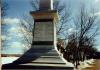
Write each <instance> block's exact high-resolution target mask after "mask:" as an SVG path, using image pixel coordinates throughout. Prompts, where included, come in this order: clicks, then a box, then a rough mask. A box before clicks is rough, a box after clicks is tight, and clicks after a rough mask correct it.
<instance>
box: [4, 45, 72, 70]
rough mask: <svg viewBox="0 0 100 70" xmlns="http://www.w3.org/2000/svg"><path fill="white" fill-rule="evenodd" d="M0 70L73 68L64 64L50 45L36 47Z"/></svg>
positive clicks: (69, 69)
mask: <svg viewBox="0 0 100 70" xmlns="http://www.w3.org/2000/svg"><path fill="white" fill-rule="evenodd" d="M47 47H48V48H47ZM2 69H37V70H40V69H43V70H44V69H47V70H48V69H49V70H55V69H57V70H62V69H66V70H73V67H72V66H70V65H68V64H67V63H66V62H64V60H63V59H62V58H61V56H59V54H58V53H57V51H56V50H55V49H54V48H53V46H52V45H44V46H43V45H42V46H40V45H36V46H34V47H32V48H31V49H30V50H28V51H27V52H26V53H25V54H24V55H22V56H21V57H20V58H19V59H18V60H16V61H14V62H13V63H11V64H5V65H3V66H2Z"/></svg>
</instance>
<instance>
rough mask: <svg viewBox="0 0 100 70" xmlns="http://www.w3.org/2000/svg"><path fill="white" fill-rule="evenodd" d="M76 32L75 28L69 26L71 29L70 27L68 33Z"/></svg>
mask: <svg viewBox="0 0 100 70" xmlns="http://www.w3.org/2000/svg"><path fill="white" fill-rule="evenodd" d="M74 32H76V30H75V29H74V28H69V29H68V33H69V34H72V33H74Z"/></svg>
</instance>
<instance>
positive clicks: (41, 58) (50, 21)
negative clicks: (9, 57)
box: [5, 0, 73, 70]
mask: <svg viewBox="0 0 100 70" xmlns="http://www.w3.org/2000/svg"><path fill="white" fill-rule="evenodd" d="M39 6H40V7H39V10H38V11H32V12H30V13H31V15H32V16H33V19H34V29H33V43H32V47H31V49H30V50H28V51H27V52H26V53H25V54H24V55H23V56H22V57H20V58H19V59H18V60H17V61H15V62H13V63H15V67H16V68H22V69H28V68H29V69H38V70H40V69H47V70H55V69H57V70H61V69H66V70H73V66H72V64H71V63H68V62H67V61H66V60H64V58H63V57H62V56H61V55H60V54H59V52H58V51H57V49H56V44H57V42H56V24H57V21H58V19H59V17H58V13H57V10H53V0H40V4H39ZM12 65H13V64H12ZM16 65H18V66H16ZM5 67H6V66H5ZM12 67H14V66H12Z"/></svg>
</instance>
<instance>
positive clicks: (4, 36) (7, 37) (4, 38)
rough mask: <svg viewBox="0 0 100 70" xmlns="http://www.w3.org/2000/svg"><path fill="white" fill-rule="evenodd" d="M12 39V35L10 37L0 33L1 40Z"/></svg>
mask: <svg viewBox="0 0 100 70" xmlns="http://www.w3.org/2000/svg"><path fill="white" fill-rule="evenodd" d="M11 39H12V37H10V36H6V35H1V40H3V41H4V40H11Z"/></svg>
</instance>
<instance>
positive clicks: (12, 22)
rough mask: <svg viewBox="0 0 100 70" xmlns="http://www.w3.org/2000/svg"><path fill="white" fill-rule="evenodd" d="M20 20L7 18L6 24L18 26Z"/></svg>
mask: <svg viewBox="0 0 100 70" xmlns="http://www.w3.org/2000/svg"><path fill="white" fill-rule="evenodd" d="M19 22H20V21H19V19H18V18H5V19H4V22H3V23H4V24H17V23H19Z"/></svg>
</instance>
